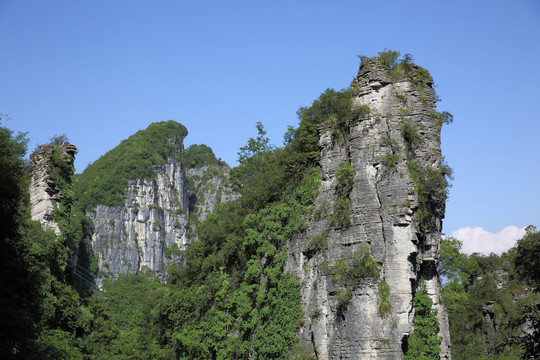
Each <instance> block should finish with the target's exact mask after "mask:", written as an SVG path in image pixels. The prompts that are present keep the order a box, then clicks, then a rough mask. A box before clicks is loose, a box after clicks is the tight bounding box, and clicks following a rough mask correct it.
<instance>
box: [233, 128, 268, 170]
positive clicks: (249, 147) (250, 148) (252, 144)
mask: <svg viewBox="0 0 540 360" xmlns="http://www.w3.org/2000/svg"><path fill="white" fill-rule="evenodd" d="M256 127H257V133H258V134H257V137H256V138H249V140H248V143H247V144H246V145H245V146H243V147H241V148H240V151H239V152H238V162H240V163H241V162H242V161H244V160H246V159H249V158H251V157H253V156H255V155H257V154H260V153H263V152H269V151H272V149H273V146H272V145H270V139H269V138H268V137H267V136H266V130H264V126H263V124H262V123H261V122H260V121H258V122H257V125H256Z"/></svg>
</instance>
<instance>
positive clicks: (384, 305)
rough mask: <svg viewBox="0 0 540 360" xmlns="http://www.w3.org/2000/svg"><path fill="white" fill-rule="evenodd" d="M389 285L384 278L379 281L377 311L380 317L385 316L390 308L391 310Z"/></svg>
mask: <svg viewBox="0 0 540 360" xmlns="http://www.w3.org/2000/svg"><path fill="white" fill-rule="evenodd" d="M389 296H390V285H388V283H387V282H386V280H381V281H379V297H380V300H379V308H378V312H379V315H380V316H381V317H384V316H386V315H387V314H388V313H389V312H390V310H392V304H390V299H389Z"/></svg>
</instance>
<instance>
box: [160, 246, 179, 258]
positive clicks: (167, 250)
mask: <svg viewBox="0 0 540 360" xmlns="http://www.w3.org/2000/svg"><path fill="white" fill-rule="evenodd" d="M163 254H164V255H165V258H167V259H172V257H173V256H174V257H179V256H180V255H182V252H181V251H180V249H179V248H178V245H177V244H176V243H172V244H171V246H164V247H163Z"/></svg>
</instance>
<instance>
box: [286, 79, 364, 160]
mask: <svg viewBox="0 0 540 360" xmlns="http://www.w3.org/2000/svg"><path fill="white" fill-rule="evenodd" d="M370 111H371V110H370V108H369V106H367V105H362V106H353V101H352V92H351V90H350V89H342V90H340V91H336V90H334V89H327V90H326V91H325V92H324V93H322V94H321V95H320V96H319V99H317V100H315V101H314V102H313V104H312V105H311V106H310V107H301V108H300V109H299V110H298V111H297V114H298V118H299V119H300V120H301V122H300V126H299V127H298V129H297V130H296V133H295V137H296V139H299V140H301V141H302V143H303V145H304V146H306V148H308V149H309V151H308V152H309V153H310V155H311V156H310V158H311V159H312V160H315V161H318V157H319V150H318V147H317V143H318V140H319V136H318V126H319V125H322V124H325V125H326V126H328V127H330V128H331V129H332V133H333V135H334V138H335V139H342V140H344V139H345V137H346V135H347V134H348V133H349V123H350V121H351V120H353V119H355V118H358V117H363V116H366V115H368V114H369V113H370ZM298 150H300V149H298ZM305 150H307V149H305ZM305 150H302V152H304V151H305Z"/></svg>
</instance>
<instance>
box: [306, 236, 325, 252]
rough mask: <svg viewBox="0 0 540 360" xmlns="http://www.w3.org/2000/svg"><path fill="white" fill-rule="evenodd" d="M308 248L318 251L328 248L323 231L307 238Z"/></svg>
mask: <svg viewBox="0 0 540 360" xmlns="http://www.w3.org/2000/svg"><path fill="white" fill-rule="evenodd" d="M308 249H309V250H312V251H319V250H326V249H328V239H327V238H326V235H324V233H322V234H320V235H314V236H312V237H311V239H310V240H309V247H308Z"/></svg>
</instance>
